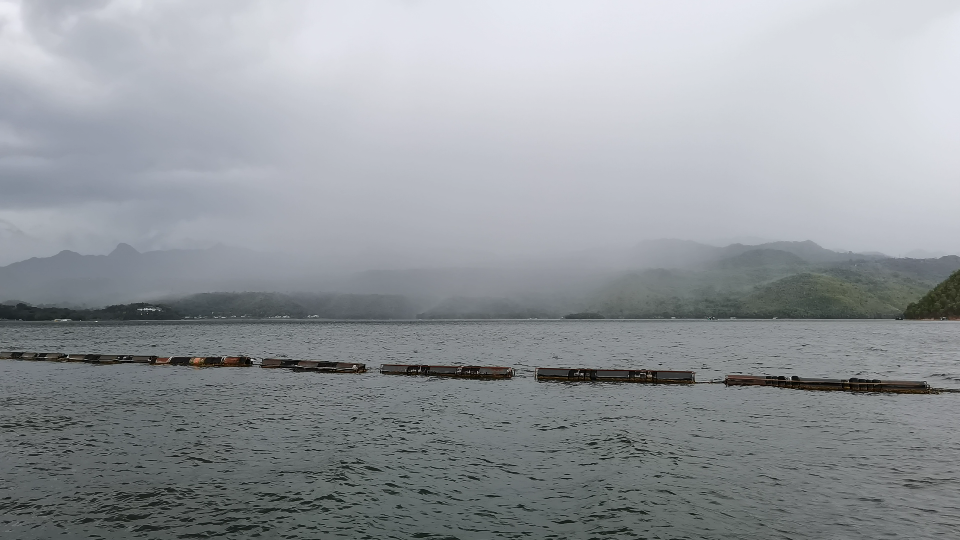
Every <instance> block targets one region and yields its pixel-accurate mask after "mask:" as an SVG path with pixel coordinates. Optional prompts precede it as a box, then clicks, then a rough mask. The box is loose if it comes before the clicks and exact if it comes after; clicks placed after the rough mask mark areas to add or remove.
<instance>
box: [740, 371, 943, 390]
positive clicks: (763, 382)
mask: <svg viewBox="0 0 960 540" xmlns="http://www.w3.org/2000/svg"><path fill="white" fill-rule="evenodd" d="M723 383H724V384H725V385H727V386H776V387H777V388H796V389H799V390H835V391H845V392H892V393H897V394H930V393H935V392H937V390H936V389H933V388H930V385H929V384H927V383H926V382H925V381H882V380H880V379H860V378H856V377H852V378H850V379H818V378H809V377H797V376H796V375H794V376H793V377H789V378H788V377H784V376H782V375H781V376H773V375H727V376H726V378H725V379H724V381H723Z"/></svg>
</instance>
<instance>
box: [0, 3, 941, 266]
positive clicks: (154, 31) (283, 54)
mask: <svg viewBox="0 0 960 540" xmlns="http://www.w3.org/2000/svg"><path fill="white" fill-rule="evenodd" d="M958 65H960V5H958V4H957V3H956V2H954V1H915V2H894V1H863V2H858V1H846V2H836V1H831V2H815V1H803V2H767V1H731V2H723V3H716V2H706V1H703V2H697V1H687V2H669V3H667V2H523V3H516V2H484V3H456V2H439V1H438V2H429V1H426V2H420V1H418V2H329V3H327V2H278V1H260V2H258V1H234V0H230V1H227V0H223V1H219V2H217V1H208V2H188V1H182V2H163V3H159V2H138V1H107V0H85V1H53V0H30V1H23V2H20V1H9V0H7V1H4V0H0V264H7V263H10V262H13V261H15V260H20V259H23V258H26V257H29V256H48V255H52V254H54V253H56V252H58V251H59V250H61V249H73V250H76V251H80V252H83V253H107V252H109V251H110V250H111V249H112V248H113V247H114V246H115V245H116V244H117V243H118V242H127V243H129V244H131V245H133V246H135V247H136V248H137V249H139V250H141V251H145V250H153V249H170V248H197V247H209V246H211V245H213V244H215V243H216V242H225V243H227V244H230V245H235V246H241V247H245V248H251V249H258V250H269V251H286V252H291V253H300V254H308V255H309V256H311V257H313V258H314V260H315V261H316V262H317V264H318V265H322V266H325V267H330V268H331V269H334V268H333V267H338V268H344V269H346V268H350V269H364V268H404V267H423V266H431V265H448V266H450V265H453V266H456V265H475V264H477V263H478V262H486V263H496V262H497V261H505V260H515V259H518V258H525V257H541V256H545V255H546V254H550V253H561V252H570V251H575V250H584V249H592V248H596V247H598V246H600V247H603V246H626V245H633V244H635V243H636V242H637V241H639V240H642V239H650V238H660V237H681V238H689V239H693V240H699V241H712V240H714V239H717V238H733V237H739V236H744V235H752V236H760V237H764V238H772V239H783V240H805V239H813V240H815V241H817V242H819V243H820V244H822V245H824V246H826V247H829V248H837V249H844V250H846V249H850V250H855V251H871V250H876V251H883V252H885V253H888V254H891V255H900V254H905V253H907V252H909V251H910V250H913V249H924V250H934V251H938V252H957V251H960V236H958V235H957V234H956V232H957V226H956V217H955V215H956V209H955V207H956V201H957V200H960V152H957V148H960V127H958V126H960V101H958V100H957V99H956V96H957V95H960V70H958V69H956V68H957V66H958Z"/></svg>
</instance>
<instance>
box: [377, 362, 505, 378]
mask: <svg viewBox="0 0 960 540" xmlns="http://www.w3.org/2000/svg"><path fill="white" fill-rule="evenodd" d="M380 373H383V374H384V375H426V376H433V377H455V378H460V379H510V378H513V375H514V370H513V368H511V367H503V366H428V365H421V364H383V365H382V366H380Z"/></svg>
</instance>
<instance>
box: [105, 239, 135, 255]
mask: <svg viewBox="0 0 960 540" xmlns="http://www.w3.org/2000/svg"><path fill="white" fill-rule="evenodd" d="M133 255H140V252H139V251H137V250H136V248H134V247H133V246H131V245H130V244H124V243H123V242H121V243H119V244H117V247H116V248H114V250H113V251H111V252H110V255H108V257H130V256H133Z"/></svg>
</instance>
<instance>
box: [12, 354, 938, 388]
mask: <svg viewBox="0 0 960 540" xmlns="http://www.w3.org/2000/svg"><path fill="white" fill-rule="evenodd" d="M0 360H33V361H54V362H85V363H91V364H122V363H134V364H156V365H171V366H195V367H248V366H252V365H253V359H252V358H250V357H249V356H164V357H157V356H142V355H119V354H65V353H50V352H29V351H0ZM260 367H262V368H286V369H292V370H294V371H313V372H320V373H365V372H366V371H367V366H366V364H361V363H351V362H326V361H320V360H293V359H288V358H265V359H263V360H262V361H261V362H260ZM380 373H383V374H386V375H427V376H437V377H456V378H464V379H510V378H513V376H514V374H515V372H514V369H513V368H510V367H502V366H431V365H422V364H383V365H382V366H380ZM535 377H536V379H537V380H542V381H594V382H632V383H648V384H694V383H696V378H695V372H693V371H673V370H648V369H640V370H632V369H588V368H537V369H536V373H535ZM723 382H724V384H725V385H727V386H774V387H778V388H795V389H799V390H837V391H847V392H888V393H899V394H929V393H936V392H939V391H943V390H942V389H936V388H930V385H929V384H927V382H926V381H891V380H886V381H885V380H880V379H862V378H857V377H851V378H849V379H824V378H809V377H797V376H792V377H784V376H773V375H727V376H726V377H725V378H724V381H723Z"/></svg>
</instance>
